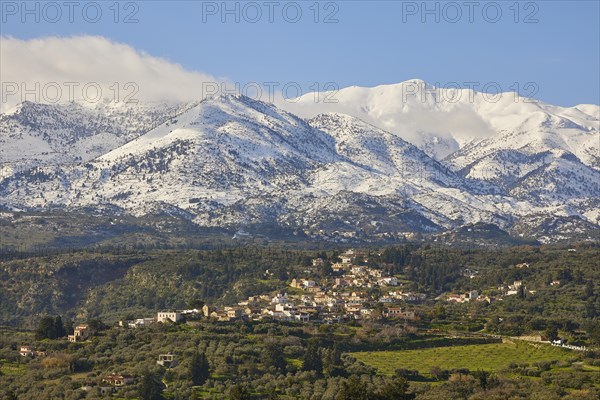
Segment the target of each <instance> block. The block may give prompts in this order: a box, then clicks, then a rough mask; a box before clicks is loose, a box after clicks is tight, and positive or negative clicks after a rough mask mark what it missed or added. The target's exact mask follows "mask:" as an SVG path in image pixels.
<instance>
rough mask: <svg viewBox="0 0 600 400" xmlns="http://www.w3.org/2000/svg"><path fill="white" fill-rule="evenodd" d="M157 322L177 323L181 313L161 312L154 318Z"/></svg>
mask: <svg viewBox="0 0 600 400" xmlns="http://www.w3.org/2000/svg"><path fill="white" fill-rule="evenodd" d="M156 321H157V322H162V323H165V322H179V321H181V313H180V312H177V311H162V312H159V313H158V315H157V316H156Z"/></svg>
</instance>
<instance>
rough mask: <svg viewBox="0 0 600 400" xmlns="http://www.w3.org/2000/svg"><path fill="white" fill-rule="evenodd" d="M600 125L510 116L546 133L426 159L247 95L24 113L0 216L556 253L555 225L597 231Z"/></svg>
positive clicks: (5, 153) (24, 107) (358, 127)
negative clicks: (448, 233)
mask: <svg viewBox="0 0 600 400" xmlns="http://www.w3.org/2000/svg"><path fill="white" fill-rule="evenodd" d="M384 92H385V90H384ZM485 106H486V105H480V108H483V107H485ZM465 107H466V106H465ZM548 109H550V106H548ZM594 110H595V108H594V106H589V107H582V109H581V110H579V111H575V110H571V111H564V110H563V111H560V112H561V113H562V114H560V115H561V116H560V118H563V119H562V120H560V121H558V122H556V121H554V120H552V123H551V125H552V129H558V131H556V132H554V133H553V131H550V130H543V129H546V128H544V126H545V125H544V124H543V123H542V124H541V125H540V124H533V122H531V117H524V116H522V115H519V116H518V118H520V119H522V121H523V122H522V123H521V125H520V126H523V127H525V128H531V126H530V125H528V124H533V125H534V126H536V127H539V126H542V127H541V128H539V129H540V133H539V135H538V136H536V137H533V135H532V134H531V132H530V135H529V136H527V135H526V134H522V135H524V136H523V138H522V140H521V139H519V140H521V141H519V140H516V139H514V140H511V142H510V143H509V144H505V145H504V146H502V145H501V143H504V141H505V140H507V137H509V136H507V135H510V133H509V131H508V130H505V131H501V132H494V131H493V129H491V130H490V132H488V133H486V135H484V138H481V137H479V138H473V139H471V140H470V141H467V140H465V138H464V137H461V138H460V141H459V140H457V138H456V137H450V136H448V137H447V139H448V140H450V139H452V140H453V141H454V142H452V143H454V145H453V146H456V147H457V149H456V150H453V151H452V153H451V154H449V155H448V156H447V157H445V159H435V158H433V157H431V156H430V155H428V154H427V153H428V151H427V149H426V148H421V149H420V148H418V146H415V145H413V144H411V143H410V142H409V141H407V140H405V139H403V138H402V137H401V135H399V134H398V133H396V132H393V131H389V130H385V129H381V127H378V126H377V124H374V123H373V120H372V119H370V118H368V119H369V121H363V120H361V119H359V118H357V117H356V116H350V115H345V114H343V113H339V112H337V113H336V112H332V113H320V114H318V115H316V116H314V117H313V118H311V119H307V120H305V119H302V118H300V117H298V116H296V115H294V114H292V113H290V112H287V111H283V110H282V109H279V108H277V107H275V106H274V105H272V104H268V103H263V102H260V101H255V100H251V99H249V98H247V97H244V96H241V95H228V96H220V97H215V98H210V99H205V100H203V101H199V102H195V103H186V104H183V103H182V104H168V103H161V104H157V103H155V104H138V105H123V104H113V103H102V104H97V105H94V106H89V105H83V104H77V103H71V104H66V105H41V104H34V103H28V102H27V103H23V104H21V105H19V106H18V107H17V108H16V109H14V110H11V111H10V112H9V113H7V114H4V115H2V116H1V117H0V142H1V143H2V152H1V153H0V155H1V156H2V163H3V173H2V175H0V199H1V200H0V205H2V206H3V207H4V208H5V209H35V210H45V209H47V208H49V207H51V208H54V209H56V208H59V209H67V210H69V209H81V208H84V207H96V208H98V207H100V208H105V209H110V210H113V212H126V213H130V214H132V215H138V216H139V215H145V214H153V213H164V212H168V213H170V214H176V215H179V216H180V217H182V218H186V219H189V220H191V221H193V222H194V223H196V224H198V225H200V226H206V227H225V228H232V229H238V228H247V227H261V226H262V227H265V226H271V227H276V228H277V229H284V230H289V231H295V232H297V231H303V232H305V233H307V234H309V235H316V236H327V235H328V234H330V233H331V232H334V231H336V232H338V233H341V234H343V235H345V236H358V237H370V236H372V237H380V236H385V235H388V234H398V233H399V232H411V231H412V232H414V231H417V232H436V231H442V230H445V229H453V228H455V227H459V226H462V225H465V224H471V223H477V222H486V223H493V224H495V225H497V226H499V227H500V228H502V229H505V230H507V231H511V232H512V233H513V234H515V235H519V234H523V233H526V234H532V233H533V234H535V235H536V236H538V237H543V238H544V240H552V238H553V237H555V236H557V235H560V234H562V232H560V224H558V227H557V226H556V224H550V223H549V222H548V219H550V220H552V221H564V223H565V224H568V226H569V227H571V230H572V231H574V232H575V233H578V232H581V231H586V230H589V229H596V228H598V225H599V221H598V200H597V199H598V197H599V196H597V194H598V187H597V182H598V169H597V165H596V164H597V161H598V158H597V157H596V158H594V157H595V156H596V155H597V145H594V140H593V138H594V137H596V138H597V137H598V129H597V127H595V125H594V123H597V119H596V120H594V117H593V116H592V113H593V112H594ZM448 112H449V113H450V114H454V113H460V110H458V109H454V111H452V112H451V111H448ZM470 112H471V111H470ZM472 112H473V113H476V111H472ZM477 112H480V110H478V111H477ZM506 112H507V113H508V114H510V113H514V112H515V111H514V110H509V111H506ZM494 113H496V114H498V115H497V117H496V121H501V120H502V119H505V120H508V119H511V118H513V119H517V116H514V115H512V114H511V115H512V116H511V115H508V116H503V115H502V112H501V110H496V111H494V112H492V111H488V112H487V114H486V115H492V114H494ZM469 115H470V114H469ZM553 115H558V111H556V112H555V114H553ZM455 118H458V119H461V118H467V117H466V116H464V115H463V116H457V117H455ZM557 118H558V117H557ZM384 119H385V118H384ZM567 120H568V121H571V122H572V123H569V122H566V121H567ZM561 121H562V122H561ZM595 121H596V122H595ZM555 122H556V123H555ZM498 123H499V122H498ZM523 124H525V125H523ZM556 124H558V125H561V127H558V128H556V127H555V125H556ZM490 126H491V125H490ZM525 128H523V129H525ZM531 129H533V128H531ZM561 129H562V130H561ZM473 134H474V132H473ZM512 135H515V136H516V137H519V138H520V137H521V136H520V135H521V133H520V131H518V132H513V133H512ZM572 137H578V138H579V139H577V140H579V142H578V143H583V144H584V146H583V147H578V146H577V145H576V142H574V141H571V138H572ZM499 143H500V144H499ZM511 144H512V146H511ZM595 146H596V147H595ZM490 160H493V161H494V162H497V163H498V165H500V166H501V167H498V168H500V169H501V173H497V172H495V171H494V170H493V168H492V167H490V166H489V164H490ZM595 163H596V164H595ZM482 171H483V172H482ZM490 171H491V172H490ZM490 173H491V174H492V175H491V176H488V175H489V174H490ZM594 181H595V182H596V185H595V186H594ZM549 226H551V227H552V229H544V228H543V227H549ZM590 227H591V228H590ZM549 231H551V232H550V233H549Z"/></svg>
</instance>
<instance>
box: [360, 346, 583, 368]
mask: <svg viewBox="0 0 600 400" xmlns="http://www.w3.org/2000/svg"><path fill="white" fill-rule="evenodd" d="M574 355H575V354H573V353H572V352H570V351H567V350H564V349H561V348H558V347H553V346H550V345H545V344H531V343H526V342H521V341H515V342H514V343H497V344H483V345H470V346H452V347H437V348H433V349H422V350H400V351H377V352H359V353H353V356H354V357H356V358H357V359H358V360H360V361H362V362H364V363H365V364H367V365H370V366H372V367H374V368H377V369H378V370H379V371H380V372H382V373H384V374H388V375H391V374H394V372H395V370H396V369H398V368H406V369H413V370H418V371H419V373H421V374H424V375H429V371H430V369H431V368H432V367H434V366H438V367H440V368H442V369H449V370H451V369H457V368H468V369H469V370H471V371H475V370H478V369H482V370H487V371H490V370H494V371H497V370H499V369H502V368H505V367H507V366H508V364H510V363H511V362H515V363H530V364H531V363H536V362H539V361H551V360H559V361H560V360H565V361H566V360H569V359H571V358H572V357H573V356H574Z"/></svg>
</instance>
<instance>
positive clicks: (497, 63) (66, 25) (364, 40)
mask: <svg viewBox="0 0 600 400" xmlns="http://www.w3.org/2000/svg"><path fill="white" fill-rule="evenodd" d="M7 3H9V6H8V8H7V5H6V4H7ZM57 3H58V4H62V2H60V1H59V2H57ZM245 3H247V2H228V3H227V7H229V8H231V9H234V8H235V7H238V10H239V11H238V12H234V13H233V14H228V15H223V11H224V10H223V4H224V3H223V2H221V1H218V2H201V1H170V2H164V1H143V2H121V3H120V4H119V7H118V8H119V15H118V17H117V21H118V22H117V23H115V21H114V18H115V7H114V2H113V1H107V2H98V3H97V4H100V7H101V8H100V9H101V10H102V16H101V18H99V20H98V22H95V23H92V22H89V20H93V19H94V15H95V14H94V11H95V9H94V8H93V7H92V8H88V9H87V11H88V14H87V17H88V21H86V20H85V19H84V18H83V11H82V8H81V7H83V5H82V6H81V7H78V8H75V9H74V18H73V19H74V22H70V21H69V17H68V15H67V14H68V9H66V8H64V7H61V12H62V15H61V17H60V18H57V22H55V23H52V22H50V21H49V19H52V18H54V16H55V10H54V9H52V8H47V9H46V10H45V11H43V10H42V9H41V7H43V3H38V6H37V7H40V8H39V9H38V11H34V14H28V15H22V14H23V10H22V9H20V8H21V7H22V5H21V4H22V3H21V2H20V1H18V2H3V5H2V18H3V21H2V25H1V28H0V29H1V33H2V35H5V36H13V37H15V38H19V39H30V38H38V37H43V36H48V35H58V36H72V35H83V34H85V35H101V36H104V37H106V38H108V39H110V40H112V41H116V42H122V43H126V44H129V45H131V46H133V47H134V48H136V49H139V50H143V51H145V52H147V53H149V54H151V55H153V56H158V57H163V58H166V59H168V60H170V61H172V62H175V63H179V64H181V65H182V66H183V67H184V68H186V69H188V70H194V71H201V72H204V73H207V74H211V75H214V76H218V77H226V78H229V79H230V80H232V81H236V82H242V83H247V82H259V83H263V82H281V83H286V82H299V83H300V84H301V85H302V86H303V87H310V86H311V84H312V83H313V82H316V83H318V84H319V85H323V84H325V83H326V82H335V83H336V84H337V85H338V86H339V87H345V86H351V85H358V86H376V85H379V84H386V83H396V82H400V81H404V80H407V79H411V78H421V79H424V80H425V81H427V82H429V83H433V84H435V83H439V84H440V85H442V86H444V85H447V84H450V83H452V82H456V83H459V84H464V83H467V82H477V83H479V85H480V87H481V86H483V85H484V84H486V83H490V82H497V83H498V85H499V86H500V87H501V88H502V89H503V90H511V89H514V88H515V87H516V86H515V83H516V84H518V85H519V88H520V90H521V92H522V94H534V97H536V98H539V99H542V100H544V101H547V102H550V103H554V104H559V105H565V106H571V105H575V104H579V103H594V104H599V103H600V99H599V96H600V80H599V79H600V78H599V75H600V27H599V23H600V22H599V21H600V5H599V4H600V2H599V1H568V2H567V1H536V2H526V1H524V2H519V3H517V7H515V2H513V1H498V2H474V3H475V4H474V6H473V7H474V8H472V9H471V10H472V11H473V14H472V15H469V11H470V9H469V8H468V7H466V6H464V3H465V2H463V1H458V2H427V7H428V8H430V9H431V10H434V11H433V12H432V13H429V14H424V10H423V5H424V4H425V3H423V2H421V1H419V2H402V1H337V2H327V1H323V2H320V3H318V4H317V7H315V1H303V2H300V1H299V2H297V3H295V4H298V5H299V8H300V9H301V10H302V16H301V17H298V18H297V17H296V15H297V14H296V10H297V7H296V5H295V4H294V5H292V6H287V8H286V10H287V12H285V13H284V11H283V7H284V5H285V4H286V2H277V1H275V2H273V3H276V4H274V5H273V6H272V7H273V8H271V10H273V20H274V22H272V23H271V22H269V15H268V13H269V10H270V9H269V6H267V5H265V2H264V1H257V2H255V3H253V4H252V5H251V6H246V5H245ZM490 3H493V4H490ZM10 4H12V6H11V5H10ZM35 4H36V3H35V2H30V3H29V7H30V8H31V9H34V10H35V7H36V5H35ZM82 4H83V3H82ZM256 5H257V6H258V7H256ZM436 5H437V10H435V8H434V7H436ZM456 5H458V7H456ZM13 6H16V7H17V8H18V9H17V10H15V8H14V7H13ZM11 7H12V8H11ZM244 7H246V8H245V9H244ZM317 8H318V10H319V14H318V16H316V15H315V10H316V9H317ZM484 8H485V12H484ZM257 9H258V10H260V12H261V13H262V17H260V18H259V19H258V22H256V23H252V22H251V21H250V20H251V19H253V18H255V16H256V10H257ZM498 9H499V10H501V12H502V15H501V16H498V15H497V13H496V12H497V10H498ZM516 9H518V11H519V12H518V15H517V14H516ZM457 10H460V12H461V15H460V16H459V15H458V14H457V13H456V12H457ZM43 12H46V15H44V14H43ZM35 13H38V14H39V15H37V16H39V17H40V21H39V22H36V21H35V20H34V18H35V17H36V15H35ZM130 13H133V19H134V20H137V22H133V23H124V19H125V18H126V16H127V15H128V14H130ZM236 14H237V16H238V17H239V19H240V21H239V22H235V20H234V18H235V17H236ZM327 16H329V17H330V18H329V21H330V23H325V19H326V17H327ZM23 17H25V18H26V20H25V21H24V22H23V21H22V20H21V19H22V18H23ZM223 17H224V18H226V21H225V22H223V21H222V18H223ZM436 17H437V19H438V21H436ZM295 18H296V19H299V21H298V22H296V23H292V22H291V21H292V20H294V19H295ZM315 18H317V22H315ZM422 18H425V21H424V22H423V21H422ZM471 18H472V22H471V21H470V19H471ZM515 19H516V21H515ZM336 20H337V22H336ZM494 20H497V22H495V23H492V21H494ZM452 21H455V22H452ZM536 21H537V22H536ZM0 72H1V71H0ZM528 82H534V83H535V86H533V87H532V86H530V87H529V90H524V89H523V86H524V85H525V84H527V83H528ZM528 92H531V93H528Z"/></svg>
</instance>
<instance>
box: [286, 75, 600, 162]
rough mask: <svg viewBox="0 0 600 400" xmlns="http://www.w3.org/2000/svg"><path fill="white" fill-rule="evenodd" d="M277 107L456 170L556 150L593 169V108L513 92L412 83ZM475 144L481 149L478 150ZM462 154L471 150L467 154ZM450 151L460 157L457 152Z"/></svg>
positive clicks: (599, 117)
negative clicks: (362, 124)
mask: <svg viewBox="0 0 600 400" xmlns="http://www.w3.org/2000/svg"><path fill="white" fill-rule="evenodd" d="M278 105H279V106H280V107H282V108H284V109H286V110H288V111H290V112H293V113H295V114H296V115H299V116H301V117H305V118H313V117H315V116H316V115H318V114H322V113H326V112H337V113H343V114H348V115H352V116H354V117H357V118H360V119H361V120H363V121H366V122H368V123H370V124H372V125H375V126H377V127H379V128H381V129H384V130H386V131H388V132H391V133H393V134H395V135H398V136H400V137H401V138H403V139H404V140H406V141H408V142H410V143H412V144H414V145H416V146H417V147H419V148H421V149H422V150H423V151H425V152H426V153H427V154H429V155H430V156H432V157H434V158H436V159H437V160H443V159H444V158H447V157H450V156H451V157H450V158H451V159H452V163H451V164H452V165H453V166H455V167H456V168H459V169H460V168H464V167H465V166H467V165H469V164H471V163H472V162H473V158H475V157H484V156H485V155H487V154H489V153H490V152H494V151H497V150H502V149H524V150H527V151H529V152H530V153H531V152H540V151H547V150H555V149H562V150H565V151H568V152H571V153H573V154H575V155H576V156H577V157H578V158H579V159H580V160H581V161H582V162H583V163H585V164H586V165H589V166H592V167H594V168H600V164H599V162H600V158H599V157H600V154H599V152H598V149H599V146H600V145H599V137H598V132H599V129H600V107H599V106H597V105H591V104H582V105H578V106H575V107H570V108H564V107H558V106H553V105H550V104H546V103H544V102H541V101H539V100H535V99H530V98H526V97H521V96H519V95H518V94H516V93H513V92H504V93H501V94H499V95H497V96H493V95H490V94H486V93H480V92H477V91H475V90H471V89H445V88H436V87H434V86H432V85H429V84H427V83H425V82H424V81H422V80H418V79H413V80H408V81H405V82H402V83H398V84H394V85H382V86H377V87H373V88H366V87H356V86H352V87H348V88H344V89H341V90H339V91H335V92H324V93H320V94H319V95H318V96H317V95H316V94H314V93H307V94H305V95H304V96H302V97H300V98H298V99H293V100H291V101H281V100H280V101H279V102H278ZM480 142H483V143H484V144H481V145H478V144H479V143H480ZM465 149H472V151H470V152H469V153H468V154H467V153H466V152H465V151H464V150H465ZM458 150H463V151H462V152H458V153H457V151H458Z"/></svg>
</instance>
